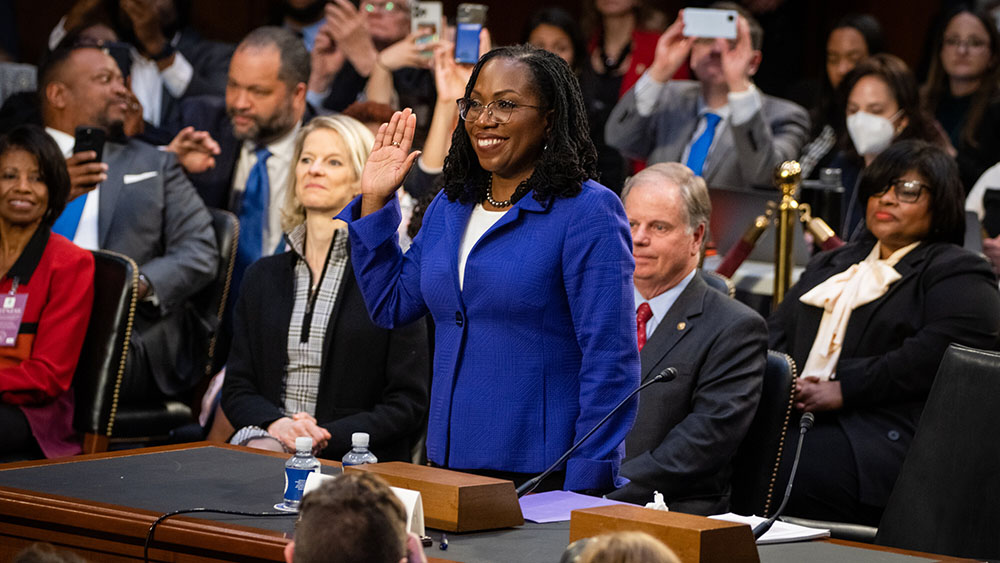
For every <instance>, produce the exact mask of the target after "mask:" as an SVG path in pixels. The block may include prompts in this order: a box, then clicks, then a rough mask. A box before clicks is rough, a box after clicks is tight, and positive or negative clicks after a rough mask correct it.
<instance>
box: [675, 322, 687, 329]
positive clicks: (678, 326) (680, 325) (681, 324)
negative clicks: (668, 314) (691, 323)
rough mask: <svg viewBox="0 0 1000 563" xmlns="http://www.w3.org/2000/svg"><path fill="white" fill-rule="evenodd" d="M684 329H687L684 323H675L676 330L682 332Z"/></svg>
mask: <svg viewBox="0 0 1000 563" xmlns="http://www.w3.org/2000/svg"><path fill="white" fill-rule="evenodd" d="M685 328H687V323H686V322H684V321H681V322H679V323H677V330H684V329H685Z"/></svg>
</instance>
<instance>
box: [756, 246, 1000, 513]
mask: <svg viewBox="0 0 1000 563" xmlns="http://www.w3.org/2000/svg"><path fill="white" fill-rule="evenodd" d="M874 243H875V241H874V238H872V237H871V235H870V234H868V235H867V236H866V237H865V238H863V239H862V240H860V241H858V242H855V243H851V244H848V245H846V246H843V247H841V248H839V249H837V250H834V251H831V252H824V253H821V254H819V255H817V256H816V257H814V258H813V260H812V261H811V262H810V263H809V266H808V267H807V268H806V271H805V272H804V273H803V274H802V277H801V278H800V279H799V282H798V283H797V284H796V285H795V286H793V287H792V288H791V289H790V290H789V292H788V294H787V296H786V297H785V300H784V301H783V302H782V303H781V306H780V307H779V308H778V309H777V310H776V311H775V312H774V314H772V315H771V317H770V318H769V319H768V328H769V330H770V347H771V348H772V349H775V350H781V351H784V352H787V353H788V354H790V355H791V356H792V357H793V358H794V359H795V362H796V363H797V364H798V365H800V366H803V365H805V362H806V359H807V358H808V357H809V350H810V349H811V348H812V345H813V340H814V339H815V338H816V331H817V330H818V329H819V323H820V319H821V318H822V316H823V311H822V309H820V308H818V307H812V306H809V305H805V304H804V303H802V302H801V301H799V297H801V296H802V295H803V294H804V293H805V292H807V291H809V290H810V289H812V288H813V287H815V286H817V285H818V284H819V283H821V282H823V281H824V280H826V279H827V278H829V277H830V276H833V275H834V274H837V273H839V272H842V271H844V270H846V269H847V268H849V267H850V266H851V265H852V264H856V263H858V262H860V261H861V260H864V259H865V257H866V256H867V255H868V253H869V252H871V249H872V246H873V245H874ZM896 271H898V272H899V273H900V274H901V275H902V278H900V279H899V280H898V281H896V283H894V284H892V286H890V287H889V290H888V291H887V292H886V294H885V295H883V296H882V297H880V298H879V299H876V300H875V301H873V302H871V303H868V304H866V305H863V306H861V307H858V308H857V309H855V310H854V311H853V312H852V314H851V318H850V320H849V321H848V323H847V331H846V333H845V335H844V345H843V349H842V352H841V355H840V361H839V362H838V364H837V373H836V378H837V379H838V380H839V381H840V386H841V391H842V393H843V396H844V407H843V408H842V409H841V410H839V411H837V412H833V413H820V414H819V416H817V418H816V423H817V424H839V425H840V426H841V427H842V428H843V430H844V432H845V433H846V434H847V437H848V440H849V441H850V443H851V447H852V449H853V450H854V455H855V458H856V459H857V465H858V466H857V474H858V476H859V481H860V499H859V500H860V501H861V502H863V503H865V504H870V505H873V506H885V503H886V502H887V501H888V499H889V493H890V492H892V486H893V484H894V483H895V481H896V477H897V476H898V474H899V469H900V467H901V466H902V463H903V458H904V457H905V456H906V451H907V450H908V449H909V446H910V442H911V441H912V439H913V434H914V433H915V432H916V429H917V422H918V421H919V418H920V413H921V411H922V410H923V407H924V402H925V401H926V400H927V395H928V393H929V392H930V388H931V383H933V381H934V376H935V374H936V373H937V369H938V364H940V363H941V357H942V356H943V355H944V352H945V350H946V349H947V348H948V345H949V344H951V343H952V342H958V343H960V344H964V345H966V346H972V347H975V348H984V349H989V350H994V349H997V346H998V334H1000V294H998V292H997V280H996V276H995V275H994V274H993V271H992V270H991V269H990V266H989V264H987V263H986V261H985V260H983V258H981V257H980V256H978V255H976V254H973V253H972V252H969V251H967V250H965V249H963V248H961V247H959V246H956V245H953V244H948V243H924V244H921V245H920V246H918V247H917V248H915V249H913V250H912V251H910V253H909V254H907V255H906V256H904V257H903V259H902V260H900V261H899V263H898V264H896Z"/></svg>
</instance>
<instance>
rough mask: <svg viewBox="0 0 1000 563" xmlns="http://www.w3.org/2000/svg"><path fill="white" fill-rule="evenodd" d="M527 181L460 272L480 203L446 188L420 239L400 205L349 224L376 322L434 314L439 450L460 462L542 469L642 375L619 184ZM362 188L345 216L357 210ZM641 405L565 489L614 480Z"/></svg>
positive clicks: (623, 415) (439, 455)
mask: <svg viewBox="0 0 1000 563" xmlns="http://www.w3.org/2000/svg"><path fill="white" fill-rule="evenodd" d="M533 195H534V194H533V193H529V194H528V195H526V196H525V197H524V198H522V199H521V200H520V201H518V202H517V203H516V204H515V205H514V206H513V207H512V208H511V209H510V210H509V211H508V212H507V213H506V214H505V215H504V216H503V217H502V218H501V219H500V220H499V221H497V223H496V224H495V225H494V226H493V227H491V228H490V229H489V230H488V231H487V232H486V233H485V234H484V235H483V236H482V238H481V239H480V240H479V241H478V242H477V243H476V245H475V247H474V248H473V249H472V252H471V253H470V254H469V257H468V261H467V264H466V275H465V287H464V290H460V289H459V284H458V251H459V247H460V243H461V240H462V236H463V234H464V233H465V227H466V224H467V223H468V220H469V216H470V214H471V212H472V209H473V205H472V204H462V203H459V202H458V201H449V200H448V199H447V198H446V197H445V196H444V195H442V194H439V195H438V197H437V198H436V199H435V200H434V201H433V202H432V203H431V205H430V206H429V207H428V209H427V213H426V214H425V216H424V220H423V226H422V228H421V230H420V233H419V234H418V235H417V237H416V239H415V240H414V241H413V246H411V247H410V249H409V250H408V251H407V253H406V255H405V256H404V255H402V254H401V253H400V251H399V247H398V245H397V244H396V239H395V234H396V227H397V225H398V224H399V220H400V216H399V206H398V203H396V202H395V200H393V202H392V203H390V204H389V205H387V206H386V207H385V208H383V209H381V210H379V211H378V212H376V213H373V214H371V215H369V216H367V217H364V218H363V219H356V220H354V221H353V222H351V227H350V233H351V257H352V258H351V259H352V261H353V263H354V266H355V273H356V275H357V278H358V282H359V285H360V287H361V289H362V292H363V293H364V296H365V303H366V304H367V306H368V310H369V312H370V313H371V315H372V319H373V320H374V321H375V323H376V324H379V325H381V326H385V327H393V326H396V325H399V324H405V323H409V322H412V321H413V320H415V319H417V318H419V317H420V316H422V315H424V314H426V313H428V312H430V314H431V315H433V317H434V321H435V347H436V349H435V354H434V377H433V381H432V383H431V404H430V418H429V424H428V431H427V455H428V457H429V458H430V459H431V460H432V461H434V462H435V463H438V464H441V465H444V466H447V467H452V468H455V469H494V470H504V471H516V472H524V473H534V472H540V471H542V470H544V469H545V468H546V467H547V466H548V465H550V464H551V463H554V462H555V460H556V459H558V457H559V456H560V455H561V454H562V453H563V452H564V451H565V450H566V449H568V448H569V447H570V445H572V444H573V442H574V441H575V440H576V439H578V438H580V437H581V436H583V435H584V434H585V433H586V432H587V431H589V430H590V429H591V428H592V427H593V426H594V425H595V424H596V423H597V421H599V420H600V419H601V418H603V417H604V416H605V415H606V414H608V413H609V412H610V411H611V409H612V408H614V406H615V405H616V404H617V403H618V402H619V401H621V400H622V399H623V398H624V397H625V396H626V395H627V394H628V393H629V392H630V391H631V390H632V389H634V388H635V387H636V386H637V385H638V382H639V359H638V353H637V348H636V337H635V317H634V313H633V311H634V310H635V309H634V304H633V291H632V271H633V268H634V265H633V260H632V253H631V247H630V242H631V235H630V232H629V227H628V221H627V220H626V218H625V212H624V209H623V207H622V204H621V202H620V201H619V200H618V198H617V196H615V194H614V193H613V192H611V191H610V190H608V189H607V188H604V187H603V186H601V185H599V184H597V183H595V182H591V181H588V182H586V183H585V184H584V185H583V190H582V193H580V195H578V196H576V197H572V198H551V199H549V200H547V201H545V202H539V201H537V200H535V199H534V197H533ZM359 209H360V198H359V199H356V200H355V201H354V202H352V203H351V205H349V206H348V207H347V208H346V209H345V210H344V211H343V212H342V213H341V215H340V218H341V219H344V220H346V221H351V220H352V219H353V218H355V217H357V216H358V211H359ZM635 411H636V404H635V401H634V400H633V401H632V403H631V404H630V405H628V406H627V407H626V408H624V409H622V411H620V412H619V414H618V415H617V417H616V419H614V420H610V421H609V422H608V424H606V425H605V426H604V427H603V428H602V429H601V430H600V431H598V432H597V433H596V434H595V435H594V436H592V437H591V438H590V440H589V441H588V442H587V443H585V444H584V445H583V446H582V447H581V448H580V449H579V450H578V451H577V452H576V453H575V454H574V455H573V456H572V457H571V458H570V459H569V461H568V462H567V466H566V481H565V485H564V486H565V488H566V489H570V490H583V489H602V488H605V489H606V488H610V487H612V486H613V485H614V484H615V481H616V476H617V470H618V467H619V464H620V461H621V457H622V454H623V445H622V441H623V439H624V438H625V435H626V434H627V433H628V431H629V429H630V428H631V426H632V422H633V420H634V417H635Z"/></svg>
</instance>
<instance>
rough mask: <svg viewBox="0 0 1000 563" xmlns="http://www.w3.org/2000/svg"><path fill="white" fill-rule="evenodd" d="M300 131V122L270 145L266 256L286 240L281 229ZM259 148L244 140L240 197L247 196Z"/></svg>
mask: <svg viewBox="0 0 1000 563" xmlns="http://www.w3.org/2000/svg"><path fill="white" fill-rule="evenodd" d="M298 132H299V125H298V124H296V125H295V127H294V128H293V129H292V130H291V131H289V132H288V133H287V134H285V135H284V136H282V137H279V138H278V139H277V140H275V141H273V142H271V143H268V144H267V145H266V146H267V150H269V151H270V152H271V156H270V158H268V159H267V180H268V196H269V197H268V203H267V223H266V225H265V227H264V236H263V237H262V238H261V240H262V241H263V243H264V248H262V249H261V250H262V252H263V254H262V255H263V256H270V255H271V254H273V253H274V250H275V248H277V247H278V244H280V243H282V242H283V241H284V238H283V235H282V232H281V207H282V205H284V203H285V190H286V188H287V187H288V182H289V179H290V178H291V177H292V170H294V168H295V164H294V163H293V162H292V156H293V153H294V152H295V135H296V134H298ZM256 148H257V145H256V144H255V143H254V142H253V141H244V142H243V146H242V147H241V148H240V158H239V160H237V161H236V170H235V171H234V172H233V192H234V193H239V196H237V197H243V192H244V191H245V190H246V187H247V179H248V178H249V177H250V170H252V169H253V167H254V165H255V164H257V153H256Z"/></svg>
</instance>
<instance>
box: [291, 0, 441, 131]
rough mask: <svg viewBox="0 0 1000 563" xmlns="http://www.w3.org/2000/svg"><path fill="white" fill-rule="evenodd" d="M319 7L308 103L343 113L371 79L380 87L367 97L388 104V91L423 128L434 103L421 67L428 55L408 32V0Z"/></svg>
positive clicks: (339, 0) (343, 1)
mask: <svg viewBox="0 0 1000 563" xmlns="http://www.w3.org/2000/svg"><path fill="white" fill-rule="evenodd" d="M325 10H326V20H325V23H324V25H323V26H322V27H321V28H320V30H319V32H318V35H317V36H316V43H315V45H314V46H313V50H312V65H313V69H312V74H311V76H310V79H309V101H310V102H311V103H313V104H314V105H316V106H317V107H324V108H326V109H330V110H333V111H343V110H344V108H346V107H347V106H349V105H351V104H352V103H354V102H355V101H357V99H358V97H359V95H361V94H362V93H363V92H365V91H366V88H368V87H369V84H368V82H369V80H370V79H372V78H375V79H376V80H377V81H381V86H382V87H381V88H379V89H378V94H376V95H375V96H372V95H371V94H372V92H368V95H367V98H368V99H371V100H372V101H377V102H382V103H390V100H389V98H388V97H387V96H386V92H387V91H394V92H395V93H396V94H398V104H390V105H396V106H397V107H409V108H413V110H414V113H416V114H417V115H418V123H417V128H418V131H421V132H423V131H425V130H426V129H427V126H428V124H429V123H430V118H431V116H430V110H431V107H432V105H433V103H434V81H433V78H432V77H431V75H430V72H428V70H427V69H428V68H430V66H431V53H430V50H429V49H428V48H425V47H428V46H421V45H417V44H416V42H415V37H416V36H415V35H410V2H409V1H408V0H401V1H389V0H364V1H362V2H361V3H360V6H358V7H355V5H354V4H352V3H351V2H350V1H349V0H334V1H332V2H328V3H327V4H326V7H325ZM380 73H385V74H381V75H380ZM388 75H391V76H388ZM386 85H388V88H386ZM422 137H423V135H422V134H421V135H418V138H422Z"/></svg>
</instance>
